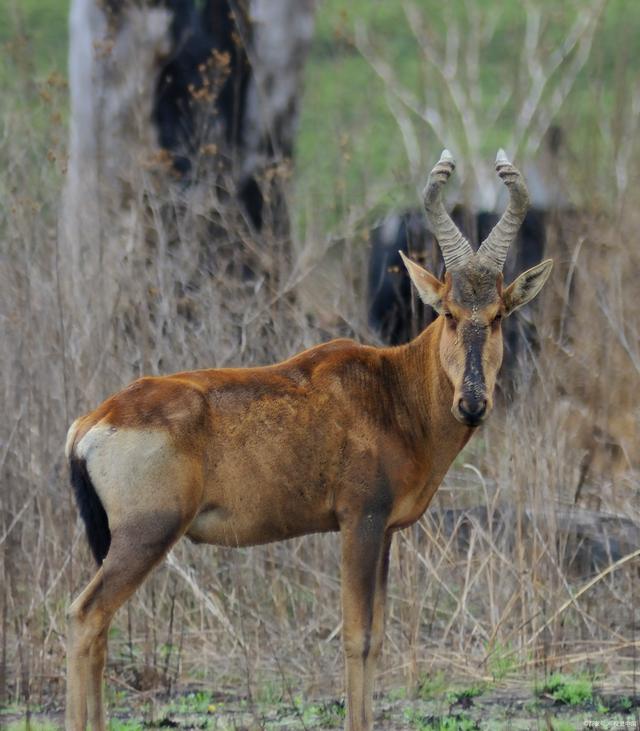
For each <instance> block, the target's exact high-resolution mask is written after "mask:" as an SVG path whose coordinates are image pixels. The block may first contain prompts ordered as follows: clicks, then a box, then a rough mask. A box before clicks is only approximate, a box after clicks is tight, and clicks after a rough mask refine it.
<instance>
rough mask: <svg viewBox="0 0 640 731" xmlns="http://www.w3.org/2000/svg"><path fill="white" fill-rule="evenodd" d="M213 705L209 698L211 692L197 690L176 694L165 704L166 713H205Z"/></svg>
mask: <svg viewBox="0 0 640 731" xmlns="http://www.w3.org/2000/svg"><path fill="white" fill-rule="evenodd" d="M212 705H215V704H213V703H212V700H211V693H208V692H207V691H197V692H195V693H187V694H186V695H181V696H178V697H177V698H176V699H175V700H173V701H172V702H171V703H169V704H168V706H167V712H168V713H180V714H182V715H189V714H197V713H207V712H208V711H209V708H210V706H212Z"/></svg>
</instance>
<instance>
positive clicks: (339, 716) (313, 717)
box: [302, 700, 346, 728]
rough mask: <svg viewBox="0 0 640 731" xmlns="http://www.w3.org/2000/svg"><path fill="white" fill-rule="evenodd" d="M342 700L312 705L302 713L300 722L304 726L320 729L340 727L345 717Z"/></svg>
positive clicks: (306, 707)
mask: <svg viewBox="0 0 640 731" xmlns="http://www.w3.org/2000/svg"><path fill="white" fill-rule="evenodd" d="M345 713H346V711H345V705H344V701H343V700H334V701H327V702H324V703H312V704H309V705H307V706H305V708H304V710H303V711H302V720H303V722H304V723H305V724H313V725H314V726H318V727H320V728H336V727H337V726H338V727H339V726H342V723H343V721H344V717H345Z"/></svg>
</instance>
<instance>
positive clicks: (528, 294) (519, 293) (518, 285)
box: [502, 259, 553, 315]
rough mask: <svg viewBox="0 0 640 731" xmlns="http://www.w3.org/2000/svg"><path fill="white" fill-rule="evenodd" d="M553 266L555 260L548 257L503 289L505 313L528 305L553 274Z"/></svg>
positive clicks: (507, 313)
mask: <svg viewBox="0 0 640 731" xmlns="http://www.w3.org/2000/svg"><path fill="white" fill-rule="evenodd" d="M552 267H553V261H552V260H551V259H547V260H546V261H543V262H542V263H541V264H537V265H536V266H534V267H531V269H527V271H526V272H523V273H522V274H521V275H520V276H519V277H518V278H517V279H516V280H515V281H514V282H512V283H511V284H510V285H509V286H508V287H507V288H506V289H505V290H504V291H503V293H502V299H503V301H504V307H505V315H510V314H511V313H512V312H514V311H515V310H517V309H518V307H522V306H523V305H526V304H527V302H530V301H531V300H532V299H533V298H534V297H535V296H536V295H537V294H538V292H539V291H540V290H541V289H542V287H543V286H544V283H545V282H546V281H547V279H548V277H549V274H551V269H552Z"/></svg>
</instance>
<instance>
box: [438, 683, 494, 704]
mask: <svg viewBox="0 0 640 731" xmlns="http://www.w3.org/2000/svg"><path fill="white" fill-rule="evenodd" d="M486 690H487V686H486V685H485V684H484V683H479V684H478V685H471V686H469V687H468V688H463V689H462V690H452V691H450V692H449V693H447V702H448V703H449V704H450V705H455V704H456V703H464V702H465V701H469V700H471V699H472V698H476V697H477V696H479V695H482V694H483V693H484V692H485V691H486Z"/></svg>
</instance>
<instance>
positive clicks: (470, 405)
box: [458, 396, 487, 424]
mask: <svg viewBox="0 0 640 731" xmlns="http://www.w3.org/2000/svg"><path fill="white" fill-rule="evenodd" d="M458 408H459V409H460V413H461V414H462V415H463V416H464V418H465V419H466V420H467V421H468V422H469V423H470V424H478V423H479V422H480V419H482V417H483V416H484V414H485V412H486V410H487V399H486V398H475V397H474V396H467V397H465V398H461V399H460V401H458Z"/></svg>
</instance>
